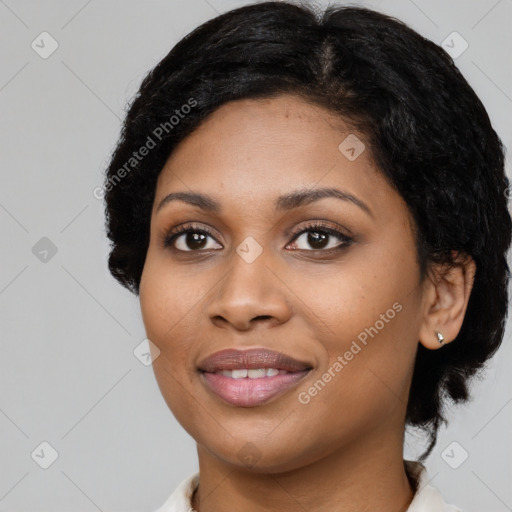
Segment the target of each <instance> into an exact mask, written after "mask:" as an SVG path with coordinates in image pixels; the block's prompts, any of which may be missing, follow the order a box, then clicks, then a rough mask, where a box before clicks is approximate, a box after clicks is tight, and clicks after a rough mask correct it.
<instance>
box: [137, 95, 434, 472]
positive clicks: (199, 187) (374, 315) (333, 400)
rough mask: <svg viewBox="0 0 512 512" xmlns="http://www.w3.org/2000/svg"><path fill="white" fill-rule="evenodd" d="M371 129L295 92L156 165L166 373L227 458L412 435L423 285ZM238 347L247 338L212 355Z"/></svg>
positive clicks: (252, 458)
mask: <svg viewBox="0 0 512 512" xmlns="http://www.w3.org/2000/svg"><path fill="white" fill-rule="evenodd" d="M347 137H348V139H347ZM361 141H362V136H360V135H359V138H357V135H356V134H354V133H353V132H351V131H350V130H349V129H347V128H346V127H345V128H344V126H343V124H342V123H341V121H340V120H339V118H337V117H335V116H333V115H332V114H330V113H329V112H328V111H325V110H323V109H322V108H320V107H317V106H313V105H310V104H308V103H306V102H304V101H303V100H302V99H299V98H297V97H294V96H280V97H276V98H273V99H265V100H242V101H236V102H231V103H228V104H225V105H223V106H222V107H220V108H219V109H218V110H217V111H215V112H214V113H213V114H212V115H211V116H209V118H208V119H207V120H206V121H205V122H204V123H203V124H202V125H201V126H200V127H199V128H198V129H197V130H196V131H195V132H193V133H192V134H191V135H190V136H189V137H188V138H186V139H185V140H184V141H183V142H182V143H181V144H180V145H179V147H178V148H177V149H176V150H175V151H174V152H173V154H172V155H171V157H170V158H169V160H168V161H167V163H166V165H165V167H164V169H163V170H162V172H161V175H160V176H159V179H158V183H157V188H156V196H155V203H154V207H153V211H152V218H151V237H150V244H149V248H148V252H147V258H146V262H145V266H144V271H143V275H142V280H141V285H140V302H141V309H142V315H143V320H144V325H145V328H146V333H147V336H148V338H149V339H150V340H151V341H152V342H153V343H154V344H155V345H156V346H157V347H158V348H159V350H160V355H159V356H158V357H157V358H156V359H155V360H154V363H153V366H154V371H155V374H156V378H157V381H158V384H159V387H160V389H161V391H162V393H163V396H164V398H165V400H166V402H167V404H168V405H169V407H170V409H171V410H172V412H173V413H174V415H175V416H176V418H177V420H178V421H179V422H180V423H181V425H182V426H183V427H184V428H185V429H186V430H187V431H188V432H189V433H190V435H191V436H192V437H193V438H194V439H195V440H196V442H197V443H198V445H199V447H200V448H203V449H204V450H206V451H207V452H208V453H209V454H210V455H213V456H214V457H216V458H217V459H220V460H222V461H224V462H226V463H228V464H232V465H235V466H240V467H242V466H243V467H246V468H247V467H250V468H253V470H256V471H271V472H272V471H284V470H287V469H292V468H296V467H300V466H301V465H305V464H309V463H311V462H313V461H315V460H318V459H320V458H321V457H325V456H328V455H329V454H331V453H334V452H335V451H336V450H341V449H345V448H348V447H349V446H356V445H357V444H358V443H359V442H362V441H368V442H369V443H370V444H371V443H372V442H374V444H375V446H377V445H378V443H380V442H382V439H386V436H388V438H389V436H391V437H393V436H395V437H396V438H397V439H400V440H401V436H402V429H403V419H404V415H405V408H406V403H407V395H408V388H409V384H410V379H411V375H412V368H413V363H414V357H415V353H416V348H417V341H418V332H419V330H420V325H421V322H422V311H423V310H424V290H423V285H422V284H421V280H420V274H419V267H418V264H417V259H416V249H415V242H414V235H413V228H412V224H411V219H410V216H409V213H408V210H407V208H406V205H405V203H404V201H403V199H402V198H401V197H400V196H399V195H398V193H397V192H396V191H394V190H393V189H392V188H391V187H390V186H389V185H388V184H387V182H386V181H385V180H384V178H383V177H382V176H381V175H380V174H379V172H377V171H376V169H375V167H374V166H373V164H372V160H371V157H370V151H369V149H368V148H366V149H365V148H364V146H363V143H362V142H361ZM335 190H337V191H338V192H333V191H335ZM328 191H330V192H328ZM319 192H322V193H321V194H320V193H319ZM169 194H181V196H173V197H174V198H173V197H170V196H169ZM203 196H204V197H203ZM180 197H181V199H180ZM166 198H167V199H166ZM199 199H201V200H199ZM318 224H320V226H317V225H318ZM315 226H316V227H315ZM181 228H185V229H187V230H189V232H188V234H187V233H185V234H183V233H176V230H179V229H181ZM173 235H175V236H173ZM166 240H167V245H165V243H166ZM228 349H229V350H236V351H242V352H243V351H246V350H249V349H251V350H250V352H249V353H246V354H245V355H244V354H243V353H238V352H235V353H234V355H233V354H232V353H227V352H223V353H221V354H219V355H218V357H217V358H215V357H213V358H212V357H210V356H214V355H215V354H216V353H218V352H220V351H226V350H228ZM275 352H278V353H280V354H284V355H285V356H288V358H293V360H295V363H294V364H290V361H286V360H284V359H282V358H280V357H279V356H276V354H275ZM237 356H238V357H237ZM270 368H273V369H270ZM258 369H263V370H260V371H258ZM233 370H234V371H233ZM245 370H252V371H250V372H246V371H245ZM277 370H280V371H277ZM276 373H277V375H275V374H276ZM367 445H368V443H367Z"/></svg>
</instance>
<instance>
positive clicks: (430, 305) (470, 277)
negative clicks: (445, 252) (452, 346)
mask: <svg viewBox="0 0 512 512" xmlns="http://www.w3.org/2000/svg"><path fill="white" fill-rule="evenodd" d="M453 255H454V259H455V261H454V263H453V265H447V264H434V265H433V266H432V267H431V268H430V270H429V275H428V277H427V279H426V281H425V295H424V315H423V316H424V319H423V322H422V324H421V327H420V333H419V340H420V343H421V344H422V345H423V346H424V347H425V348H428V349H431V350H435V349H438V348H440V347H442V346H443V345H445V344H446V343H450V342H451V341H453V340H454V339H455V338H456V337H457V335H458V334H459V331H460V328H461V327H462V322H463V321H464V315H465V314H466V309H467V306H468V302H469V296H470V294H471V290H472V288H473V283H474V280H475V273H476V263H475V262H474V260H473V258H471V256H468V255H467V254H462V253H457V252H455V251H454V252H453ZM438 332H439V333H441V335H442V336H443V337H444V340H443V341H441V342H440V341H439V339H438V336H437V333H438Z"/></svg>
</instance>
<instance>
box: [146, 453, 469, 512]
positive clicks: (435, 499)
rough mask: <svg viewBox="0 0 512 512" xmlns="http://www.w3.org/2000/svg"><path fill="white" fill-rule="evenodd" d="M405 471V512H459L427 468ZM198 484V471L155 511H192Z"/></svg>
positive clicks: (409, 465)
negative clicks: (408, 491)
mask: <svg viewBox="0 0 512 512" xmlns="http://www.w3.org/2000/svg"><path fill="white" fill-rule="evenodd" d="M405 465H406V468H407V472H408V473H409V474H412V475H413V477H414V478H415V479H417V482H418V487H417V489H418V490H417V491H416V494H415V495H414V498H413V500H412V502H411V504H410V505H409V508H408V509H407V512H461V510H460V509H458V508H457V507H454V506H453V505H447V504H446V503H445V502H444V500H443V498H442V497H441V494H439V491H438V490H437V489H436V488H435V487H433V486H431V485H430V484H429V477H428V474H427V470H426V469H425V467H424V466H423V465H421V464H420V463H418V462H412V461H405ZM198 484H199V473H194V474H193V475H191V476H189V477H188V478H186V479H185V480H183V481H182V482H181V483H180V484H179V485H178V487H177V488H176V490H175V491H174V492H173V493H172V494H171V496H169V498H168V499H167V501H166V502H165V503H164V504H163V505H162V506H161V507H160V508H159V509H158V510H155V512H194V509H193V508H192V504H191V501H190V500H191V498H192V494H193V493H194V490H195V489H196V487H197V486H198Z"/></svg>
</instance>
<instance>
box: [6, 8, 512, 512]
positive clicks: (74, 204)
mask: <svg viewBox="0 0 512 512" xmlns="http://www.w3.org/2000/svg"><path fill="white" fill-rule="evenodd" d="M317 3H321V4H326V2H317ZM352 3H353V4H360V5H366V6H369V7H374V8H377V9H378V10H381V11H383V12H385V13H389V14H392V15H395V16H397V17H398V18H400V19H402V20H403V21H405V22H406V23H408V24H410V25H411V26H412V27H413V28H414V29H416V30H417V31H419V32H420V33H421V34H423V35H425V36H426V37H428V38H430V39H432V40H433V41H435V42H436V43H439V44H441V42H442V41H443V40H445V38H446V37H447V36H448V35H449V34H451V33H452V32H453V31H457V32H458V33H460V34H461V36H462V37H463V38H464V39H465V40H466V41H467V42H468V44H469V47H468V49H467V50H466V51H465V52H464V53H462V55H460V56H459V57H457V58H456V63H457V65H458V66H459V68H460V69H461V71H462V72H463V74H464V75H465V76H466V78H467V79H468V81H469V83H470V84H471V85H472V86H473V87H474V89H475V90H476V92H477V94H478V95H479V96H480V97H481V99H482V101H483V103H484V104H485V106H486V107H487V109H488V111H489V113H490V117H491V119H492V122H493V125H494V127H495V129H496V131H497V132H498V134H499V135H500V136H501V137H502V139H503V141H504V143H505V145H506V146H507V147H508V148H510V147H511V143H512V126H511V124H510V117H511V114H512V99H511V97H512V74H511V68H510V55H511V53H512V36H511V30H510V26H511V19H512V2H511V1H510V0H500V1H496V0H481V1H472V2H468V1H463V0H457V1H450V2H447V1H446V0H435V1H426V0H415V1H413V0H399V1H390V0H381V1H373V2H372V1H367V2H352ZM243 4H244V2H241V1H235V0H208V1H206V0H172V1H169V0H168V1H163V0H160V1H156V0H154V1H145V2H142V1H134V0H132V1H123V2H122V1H120V0H117V1H114V0H109V1H101V0H90V1H86V0H72V1H69V0H68V1H63V0H60V1H59V0H54V1H36V0H33V1H29V0H24V1H23V0H0V41H1V45H0V52H1V67H0V108H1V118H0V119H1V123H0V130H1V140H2V146H1V151H2V153H1V159H0V172H1V188H0V229H1V234H2V238H1V239H2V251H1V261H0V314H1V348H2V350H1V360H0V365H1V367H0V431H1V436H0V452H1V458H2V461H1V464H0V510H2V511H9V512H10V511H32V512H36V511H53V512H57V511H96V510H100V511H142V510H154V509H156V508H157V507H158V506H160V505H161V503H162V502H163V501H164V500H165V499H166V498H167V497H168V495H169V494H170V493H171V492H172V491H173V490H174V488H175V486H176V485H177V484H178V483H179V482H180V481H182V480H183V479H184V478H185V477H186V476H188V475H189V474H191V473H192V472H194V471H196V470H197V462H196V452H195V444H194V442H193V440H192V439H190V438H189V436H188V435H187V434H186V433H185V432H184V431H183V430H182V429H181V427H180V426H179V425H178V424H177V422H176V421H175V420H174V418H173V416H172V414H171V413H170V411H169V410H168V408H167V406H166V404H165V402H164V401H163V399H162V397H161V395H160V392H159V389H158V387H157V384H156V381H155V378H154V376H153V372H152V369H151V366H148V367H147V366H144V365H143V364H142V363H141V362H140V361H139V359H137V358H136V357H135V356H134V353H133V351H134V349H135V348H136V347H137V346H138V345H139V344H140V343H141V341H142V340H143V339H144V338H145V333H144V329H143V324H142V321H141V317H140V310H139V303H138V299H137V298H136V297H135V296H132V295H130V294H129V292H127V291H126V290H124V289H123V288H122V287H121V286H119V285H117V283H116V282H115V281H114V280H113V279H112V278H111V276H110V275H109V273H108V271H107V254H108V243H107V240H106V237H105V235H104V227H103V203H102V202H101V201H100V200H97V199H96V198H95V197H94V196H93V190H94V188H95V187H98V186H100V185H101V184H102V173H103V170H104V168H105V165H106V164H107V162H108V158H109V156H110V153H111V151H112V149H113V146H114V144H115V142H116V140H117V136H118V134H119V128H120V120H121V119H122V117H123V109H124V108H125V106H126V104H127V102H128V101H129V100H130V99H131V97H132V96H133V94H134V93H135V92H136V90H137V87H138V85H139V83H140V81H141V79H142V78H143V76H144V74H145V73H146V72H147V71H148V70H149V69H150V68H152V67H153V66H154V65H155V64H156V63H157V62H158V61H159V60H160V59H161V58H163V57H164V56H165V55H166V54H167V52H168V51H169V50H170V48H171V47H172V46H173V45H174V44H175V43H176V42H177V41H178V40H179V39H180V38H181V37H183V36H184V35H185V34H186V33H188V32H189V31H190V30H192V29H193V28H195V27H196V26H197V25H199V24H200V23H201V22H203V21H205V20H207V19H209V18H211V17H213V16H215V15H216V14H217V13H221V12H224V11H226V10H229V9H230V8H233V7H236V6H240V5H243ZM43 31H47V32H49V33H50V34H51V36H52V37H53V38H54V39H55V40H56V41H57V43H58V45H59V46H58V49H57V50H56V51H55V52H54V53H53V54H52V55H51V56H49V57H48V58H46V59H43V58H41V56H40V55H39V54H38V53H36V51H34V50H33V49H32V47H31V43H32V41H34V40H35V41H36V43H38V41H39V43H38V44H39V46H42V45H43V43H41V42H40V39H41V38H40V37H39V35H40V34H41V32H43ZM44 37H47V36H44ZM458 44H459V43H457V45H458ZM44 47H45V51H48V49H50V48H51V46H50V40H49V39H45V43H44ZM459 48H460V46H459ZM40 51H41V50H40ZM508 172H509V175H510V164H508ZM43 237H47V238H48V239H49V240H50V241H51V244H50V243H49V242H48V240H43V241H40V240H41V239H42V238H43ZM36 244H38V245H36ZM52 244H53V245H52ZM34 246H35V247H36V249H33V247H34ZM53 246H54V248H53ZM45 248H46V249H47V250H49V252H48V253H44V250H45ZM52 248H53V251H55V249H56V250H57V252H56V253H55V254H52ZM41 251H43V252H41ZM34 253H35V254H34ZM41 258H43V261H41ZM45 258H46V260H45V261H44V259H45ZM510 341H511V328H510V323H509V325H508V330H507V334H506V341H505V343H504V346H503V347H502V349H501V350H500V352H499V356H498V357H496V358H495V359H494V360H492V361H491V363H490V364H489V369H488V371H487V373H486V375H485V377H486V378H485V380H482V381H478V382H476V383H475V385H474V386H473V393H474V395H475V399H474V401H473V402H472V403H471V404H470V405H469V406H466V407H457V408H455V409H453V410H452V411H451V412H450V416H449V417H450V419H451V423H450V426H449V427H448V429H446V430H443V431H442V433H441V435H440V438H439V442H438V444H437V447H436V449H435V450H434V452H433V454H432V456H431V457H430V458H429V460H428V463H427V467H428V470H429V472H430V476H431V477H432V478H433V480H432V483H433V484H434V485H436V486H437V487H438V488H440V489H441V491H442V493H443V494H444V496H445V498H446V500H447V501H448V502H453V503H455V504H457V505H459V506H461V507H463V508H464V509H465V510H466V511H468V512H477V511H483V510H485V511H486V512H493V511H495V512H498V511H506V510H512V485H510V484H511V478H512V477H511V475H512V462H511V461H512V436H510V431H511V425H512V404H511V401H512V386H511V383H512V372H510V370H509V369H510V367H511V363H512V348H511V344H510ZM43 441H46V442H48V443H49V444H50V445H51V446H52V447H53V449H54V450H56V452H58V458H57V459H56V460H55V462H54V463H53V464H52V465H51V466H50V467H48V469H42V467H40V464H44V462H45V461H44V459H45V458H46V462H49V461H50V460H49V457H50V458H51V449H49V448H48V447H46V448H45V445H43V446H42V447H41V446H40V443H41V442H43ZM418 442H420V440H418V439H417V438H416V436H415V434H414V433H413V434H411V435H408V437H407V443H406V454H407V456H408V457H414V456H415V454H416V453H417V448H414V447H413V444H414V443H415V444H416V445H418ZM453 442H456V443H458V444H456V445H452V444H451V443H453ZM34 450H35V452H34ZM41 450H43V451H41ZM33 452H34V453H35V454H36V455H34V459H33V458H32V457H31V454H32V453H33ZM466 452H467V453H468V458H467V460H464V461H463V459H464V457H465V453H466ZM37 454H39V457H37ZM36 461H38V463H36ZM461 461H463V462H461ZM451 466H458V468H457V469H453V467H451Z"/></svg>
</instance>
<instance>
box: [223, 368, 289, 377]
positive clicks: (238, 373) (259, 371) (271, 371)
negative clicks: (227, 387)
mask: <svg viewBox="0 0 512 512" xmlns="http://www.w3.org/2000/svg"><path fill="white" fill-rule="evenodd" d="M215 373H217V374H219V375H223V376H224V377H230V378H232V379H244V378H246V377H248V378H249V379H261V378H263V377H273V376H274V375H279V374H284V373H288V372H287V371H286V370H278V369H277V368H251V369H247V368H243V369H240V370H220V371H218V372H215Z"/></svg>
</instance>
